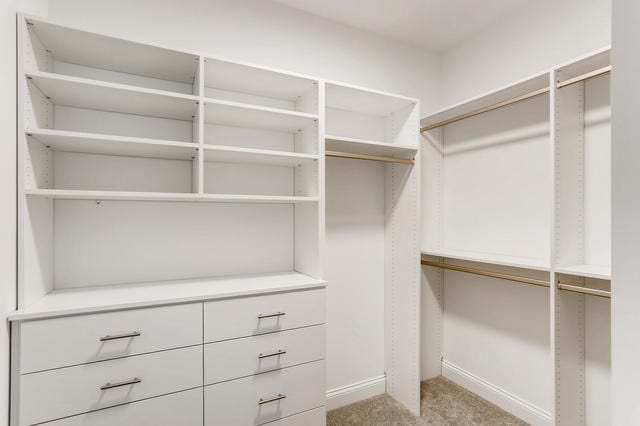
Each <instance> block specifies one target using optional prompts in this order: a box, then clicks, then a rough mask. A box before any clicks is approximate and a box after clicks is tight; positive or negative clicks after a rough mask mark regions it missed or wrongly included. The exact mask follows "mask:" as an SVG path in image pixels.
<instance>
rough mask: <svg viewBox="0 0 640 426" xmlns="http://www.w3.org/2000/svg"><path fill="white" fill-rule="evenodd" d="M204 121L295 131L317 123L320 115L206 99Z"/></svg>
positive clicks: (234, 125) (216, 123)
mask: <svg viewBox="0 0 640 426" xmlns="http://www.w3.org/2000/svg"><path fill="white" fill-rule="evenodd" d="M204 121H205V123H207V124H215V125H221V126H233V127H247V128H256V129H266V130H276V131H281V132H288V133H294V132H296V131H298V130H302V129H304V128H306V127H308V126H311V125H313V124H314V123H316V122H317V121H318V115H317V114H307V113H304V112H296V111H287V110H282V109H277V108H269V107H262V106H256V105H250V104H243V103H239V102H231V101H222V100H217V99H205V105H204Z"/></svg>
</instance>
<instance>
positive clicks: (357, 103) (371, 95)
mask: <svg viewBox="0 0 640 426" xmlns="http://www.w3.org/2000/svg"><path fill="white" fill-rule="evenodd" d="M325 103H326V106H327V108H336V109H341V110H346V111H356V112H360V113H365V114H371V115H379V116H386V115H389V114H391V113H394V112H396V111H400V110H403V109H405V108H408V107H409V106H411V105H415V104H417V103H418V99H414V98H409V97H405V96H399V95H394V94H391V93H385V92H381V91H378V90H371V89H365V88H363V87H358V86H353V85H349V84H344V83H337V82H334V81H327V82H326V85H325Z"/></svg>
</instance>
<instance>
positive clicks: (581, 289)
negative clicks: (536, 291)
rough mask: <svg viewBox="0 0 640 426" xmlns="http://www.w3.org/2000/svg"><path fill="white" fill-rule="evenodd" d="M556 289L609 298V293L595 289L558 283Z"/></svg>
mask: <svg viewBox="0 0 640 426" xmlns="http://www.w3.org/2000/svg"><path fill="white" fill-rule="evenodd" d="M558 289H560V290H566V291H573V292H575V293H582V294H590V295H591V296H598V297H606V298H609V299H610V298H611V292H610V291H606V290H596V289H595V288H587V287H580V286H577V285H571V284H563V283H561V282H560V281H558Z"/></svg>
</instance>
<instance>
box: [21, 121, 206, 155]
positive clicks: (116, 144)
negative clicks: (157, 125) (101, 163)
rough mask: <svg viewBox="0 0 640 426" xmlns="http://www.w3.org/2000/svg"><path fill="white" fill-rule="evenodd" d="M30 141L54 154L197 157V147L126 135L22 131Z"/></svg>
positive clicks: (48, 130)
mask: <svg viewBox="0 0 640 426" xmlns="http://www.w3.org/2000/svg"><path fill="white" fill-rule="evenodd" d="M25 133H26V134H27V137H29V138H33V139H36V140H38V141H39V142H41V143H42V144H44V145H45V146H47V147H48V148H51V149H52V150H54V151H63V152H80V153H85V154H102V155H121V156H126V157H145V158H164V159H170V160H191V159H193V158H194V157H195V156H197V148H198V144H194V143H190V142H179V141H165V140H160V139H149V138H138V137H129V136H115V135H103V134H97V133H86V132H73V131H67V130H54V129H26V130H25Z"/></svg>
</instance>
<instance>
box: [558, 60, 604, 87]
mask: <svg viewBox="0 0 640 426" xmlns="http://www.w3.org/2000/svg"><path fill="white" fill-rule="evenodd" d="M610 72H611V65H609V66H606V67H602V68H600V69H597V70H594V71H591V72H588V73H585V74H581V75H579V76H577V77H573V78H570V79H568V80H565V81H559V82H558V89H561V88H563V87H566V86H571V85H572V84H576V83H580V82H581V81H585V80H589V79H591V78H595V77H599V76H601V75H604V74H608V73H610Z"/></svg>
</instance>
